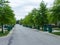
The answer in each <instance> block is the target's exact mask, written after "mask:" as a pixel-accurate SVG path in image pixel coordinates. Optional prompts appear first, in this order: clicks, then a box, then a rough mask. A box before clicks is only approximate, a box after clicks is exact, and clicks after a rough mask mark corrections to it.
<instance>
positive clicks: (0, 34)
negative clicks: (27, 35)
mask: <svg viewBox="0 0 60 45" xmlns="http://www.w3.org/2000/svg"><path fill="white" fill-rule="evenodd" d="M8 33H9V31H5V33H2V32H0V37H2V36H6V35H8Z"/></svg>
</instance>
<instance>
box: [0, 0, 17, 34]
mask: <svg viewBox="0 0 60 45" xmlns="http://www.w3.org/2000/svg"><path fill="white" fill-rule="evenodd" d="M7 2H8V1H6V3H7ZM6 3H5V0H1V1H0V25H2V33H3V25H6V24H7V25H13V24H15V23H16V19H15V14H14V13H13V10H12V9H11V7H10V6H9V5H8V4H6Z"/></svg>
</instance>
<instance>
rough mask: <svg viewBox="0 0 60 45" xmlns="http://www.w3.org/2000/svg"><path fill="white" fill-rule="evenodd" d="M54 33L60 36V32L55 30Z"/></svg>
mask: <svg viewBox="0 0 60 45" xmlns="http://www.w3.org/2000/svg"><path fill="white" fill-rule="evenodd" d="M52 34H55V35H59V36H60V32H53V33H52Z"/></svg>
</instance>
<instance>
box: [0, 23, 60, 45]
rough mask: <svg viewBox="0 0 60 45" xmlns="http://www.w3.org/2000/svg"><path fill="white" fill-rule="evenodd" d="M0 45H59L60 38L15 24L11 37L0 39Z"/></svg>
mask: <svg viewBox="0 0 60 45" xmlns="http://www.w3.org/2000/svg"><path fill="white" fill-rule="evenodd" d="M6 43H7V44H6ZM0 45H60V37H59V36H53V35H50V34H48V33H44V32H42V31H37V30H35V29H31V28H27V27H23V26H22V25H19V24H16V25H15V27H14V30H13V33H12V34H11V36H9V37H7V38H0Z"/></svg>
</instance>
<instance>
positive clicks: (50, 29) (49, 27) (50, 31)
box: [48, 25, 52, 33]
mask: <svg viewBox="0 0 60 45" xmlns="http://www.w3.org/2000/svg"><path fill="white" fill-rule="evenodd" d="M48 32H49V33H52V26H51V25H48Z"/></svg>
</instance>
